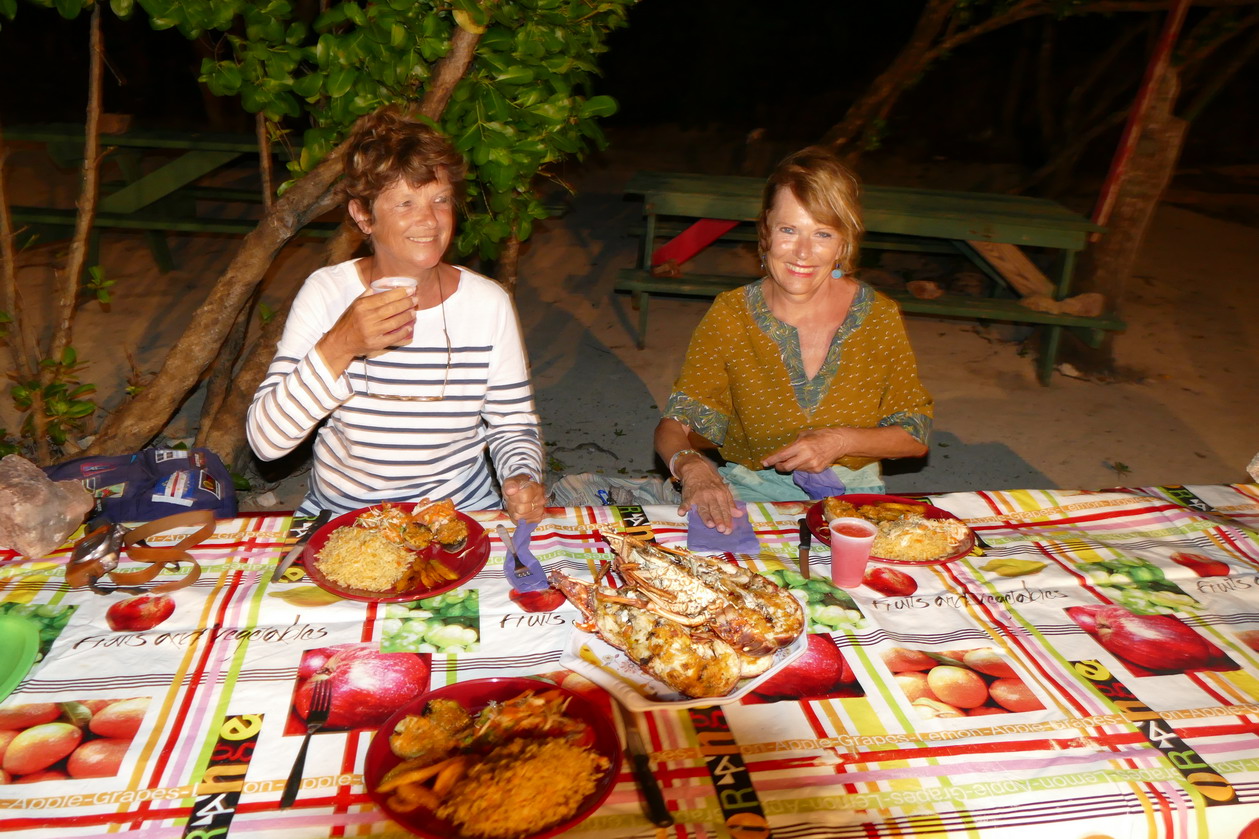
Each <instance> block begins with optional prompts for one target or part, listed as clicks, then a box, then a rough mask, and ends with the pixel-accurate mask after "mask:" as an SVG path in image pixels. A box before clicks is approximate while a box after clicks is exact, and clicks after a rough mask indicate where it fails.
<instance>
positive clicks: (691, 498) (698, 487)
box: [677, 454, 744, 533]
mask: <svg viewBox="0 0 1259 839" xmlns="http://www.w3.org/2000/svg"><path fill="white" fill-rule="evenodd" d="M677 477H678V480H680V481H681V482H682V504H681V506H679V507H678V513H679V514H680V515H686V514H687V513H689V512H690V511H691V509H692V508H694V509H695V512H696V513H698V514H699V518H700V521H702V522H703V523H704V525H705V526H706V527H713V528H716V529H717V531H718V532H719V533H730V532H731V531H732V530H734V519H735V517H736V516H742V515H744V512H743V510H740V509H739V508H738V507H737V506H735V503H734V493H732V492H731V491H730V487H729V486H728V485H727V484H726V482H725V481H723V480H722V479H721V475H720V474H719V473H718V472H717V467H716V466H715V465H714V464H713V462H712V461H711V460H709V459H708V458H706V457H704V456H702V455H699V454H693V455H690V456H688V457H686V458H679V460H678V463H677Z"/></svg>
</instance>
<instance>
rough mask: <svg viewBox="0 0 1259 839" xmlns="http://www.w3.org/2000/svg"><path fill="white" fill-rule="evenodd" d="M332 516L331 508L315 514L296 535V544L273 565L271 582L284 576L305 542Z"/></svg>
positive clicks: (304, 547) (304, 545)
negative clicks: (312, 519) (303, 530)
mask: <svg viewBox="0 0 1259 839" xmlns="http://www.w3.org/2000/svg"><path fill="white" fill-rule="evenodd" d="M330 518H332V511H331V510H320V511H319V515H317V516H315V519H314V521H312V522H311V523H310V526H309V527H307V528H306V530H305V532H304V533H302V535H301V536H298V537H297V544H295V545H293V547H292V548H291V549H290V550H289V552H288V553H287V554H285V555H284V559H282V560H280V564H279V565H277V566H276V567H275V573H274V574H272V575H271V582H273V583H278V582H279V581H280V578H281V577H283V576H284V572H285V571H287V570H289V566H290V565H292V564H293V562H294V561H295V560H296V559H297V558H298V557H299V556H301V554H302V551H304V550H306V543H307V542H309V541H310V537H311V536H314V535H315V531H317V530H318V529H319V528H321V527H323V526H324V525H325V524H327V523H328V519H330Z"/></svg>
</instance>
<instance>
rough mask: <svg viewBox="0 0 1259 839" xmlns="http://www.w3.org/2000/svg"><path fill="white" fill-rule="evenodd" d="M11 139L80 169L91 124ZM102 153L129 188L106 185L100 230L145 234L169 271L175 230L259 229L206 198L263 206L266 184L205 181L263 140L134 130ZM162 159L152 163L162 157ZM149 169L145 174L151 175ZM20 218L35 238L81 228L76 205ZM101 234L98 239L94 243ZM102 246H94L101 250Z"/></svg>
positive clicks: (17, 213) (108, 138)
mask: <svg viewBox="0 0 1259 839" xmlns="http://www.w3.org/2000/svg"><path fill="white" fill-rule="evenodd" d="M4 136H5V138H6V139H7V140H20V141H26V142H33V143H42V144H44V145H45V147H46V148H47V150H48V153H49V155H50V157H52V159H53V161H54V162H55V163H57V164H58V165H59V166H63V167H69V166H78V165H79V162H80V161H81V160H82V158H83V126H81V125H75V124H59V123H53V124H45V125H19V126H8V127H6V128H5V129H4ZM100 144H101V148H102V149H112V151H111V153H110V156H109V159H111V160H114V161H116V162H117V164H118V168H119V170H120V171H121V173H122V176H123V183H121V184H112V185H106V189H105V190H104V191H103V192H104V194H103V195H102V197H101V198H100V200H99V201H98V202H97V208H96V215H95V218H94V222H93V224H94V227H95V228H98V229H99V228H113V229H121V230H142V231H144V232H145V235H146V238H147V240H148V245H149V249H150V251H151V252H152V253H153V258H154V260H155V261H156V262H157V265H158V267H159V268H160V269H161V271H162V272H163V273H165V272H167V271H169V270H171V268H173V267H174V262H173V260H172V259H171V255H170V249H169V248H168V247H167V244H166V239H165V234H167V233H213V234H228V235H236V236H244V235H245V234H247V233H249V232H251V231H252V230H253V229H254V228H255V227H256V226H257V223H258V222H257V219H253V218H215V217H213V216H209V215H204V214H202V213H200V212H199V211H198V208H197V202H198V201H215V202H229V203H239V202H247V203H259V204H260V203H261V202H262V198H263V196H262V191H261V187H259V188H256V189H240V188H231V187H223V186H210V185H204V184H202V183H201V181H203V180H204V179H205V178H207V177H208V176H210V175H212V174H214V173H215V172H218V171H220V170H222V169H223V168H224V167H226V166H228V165H230V164H232V163H235V162H237V161H238V160H240V159H242V158H245V157H253V156H256V155H257V154H258V143H257V140H256V139H255V138H253V137H252V136H249V135H245V134H225V133H212V132H192V133H189V132H179V131H146V130H127V131H126V132H123V133H117V134H102V135H101V136H100ZM159 156H160V157H161V158H162V162H160V163H158V164H157V165H156V166H152V165H146V164H151V162H152V160H153V159H154V158H155V157H159ZM146 169H147V170H148V171H145V170H146ZM11 210H12V214H13V219H14V221H15V222H16V223H17V224H19V225H25V226H26V227H27V232H28V234H30V235H39V236H43V235H45V234H49V233H51V234H52V235H60V234H62V233H63V232H64V231H66V230H68V229H71V228H73V226H74V219H75V212H76V211H75V209H74V208H73V207H70V208H63V207H33V206H13V207H12V208H11ZM335 229H336V225H326V224H325V225H307V226H306V227H305V228H303V230H302V234H303V235H307V236H329V235H331V234H332V232H333V231H334V230H335ZM95 238H96V236H95V234H94V240H95ZM95 246H96V245H95V241H94V242H93V248H94V249H95Z"/></svg>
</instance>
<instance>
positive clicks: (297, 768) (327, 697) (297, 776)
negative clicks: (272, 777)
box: [280, 679, 332, 810]
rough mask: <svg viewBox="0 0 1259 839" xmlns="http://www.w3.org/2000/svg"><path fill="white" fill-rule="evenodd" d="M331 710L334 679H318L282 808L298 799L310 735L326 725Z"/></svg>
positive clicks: (311, 692) (281, 801)
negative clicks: (304, 733) (304, 732)
mask: <svg viewBox="0 0 1259 839" xmlns="http://www.w3.org/2000/svg"><path fill="white" fill-rule="evenodd" d="M331 710H332V680H331V679H316V680H315V683H314V686H313V687H312V688H311V691H310V708H309V709H307V711H306V736H305V737H304V738H303V739H302V747H301V748H300V749H298V750H297V760H295V761H293V771H292V772H290V773H289V779H288V781H287V782H286V783H285V784H284V794H283V795H281V796H280V809H281V810H283V809H286V808H288V807H292V806H293V802H294V801H296V800H297V791H298V790H299V789H301V786H302V773H303V772H304V771H305V770H306V747H307V746H309V745H310V735H312V734H314V733H315V732H316V731H318V730H319V729H321V728H323V727H324V725H325V724H326V723H327V722H328V714H329V712H330V711H331Z"/></svg>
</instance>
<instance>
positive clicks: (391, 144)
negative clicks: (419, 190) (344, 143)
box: [343, 109, 468, 213]
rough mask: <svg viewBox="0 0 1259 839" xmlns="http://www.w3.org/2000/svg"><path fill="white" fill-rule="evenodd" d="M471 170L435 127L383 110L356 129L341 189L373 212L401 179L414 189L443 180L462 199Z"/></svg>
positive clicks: (352, 137) (368, 210)
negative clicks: (464, 181) (377, 201)
mask: <svg viewBox="0 0 1259 839" xmlns="http://www.w3.org/2000/svg"><path fill="white" fill-rule="evenodd" d="M467 170H468V164H467V161H466V160H464V158H463V155H462V154H460V153H459V151H458V149H456V148H455V147H454V146H453V145H452V144H451V142H450V141H449V140H447V139H446V138H445V137H444V136H442V135H441V134H440V133H439V132H438V131H437V130H436V129H434V128H432V127H430V126H429V125H427V124H426V123H423V122H420V121H418V120H414V119H411V118H410V117H406V116H403V115H402V114H400V113H398V112H397V111H395V110H392V109H385V110H381V111H377V112H376V113H374V114H372V115H371V116H369V117H367V118H366V119H364V120H363V121H362V122H361V123H359V125H358V127H357V128H356V129H355V130H354V134H353V135H352V136H351V138H350V147H349V149H348V150H347V152H346V156H345V179H344V181H343V185H344V189H345V196H346V200H347V203H348V202H349V201H357V202H359V204H360V205H361V206H362V207H363V209H364V210H366V211H367V212H368V213H370V212H371V209H372V202H374V201H375V200H376V198H377V197H378V196H379V195H380V194H381V193H382V192H384V191H385V190H386V189H388V188H389V187H390V186H392V185H393V184H394V183H395V182H396V181H397V180H398V179H400V178H401V179H402V180H404V181H406V182H407V183H408V184H410V185H411V186H413V187H418V186H423V185H424V184H427V183H432V182H433V181H437V180H442V179H445V180H446V181H448V182H449V183H450V184H451V185H452V186H454V188H455V194H456V196H458V197H459V198H462V195H463V179H464V176H465V175H466V174H467Z"/></svg>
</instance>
